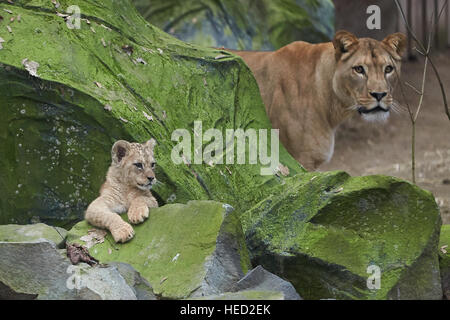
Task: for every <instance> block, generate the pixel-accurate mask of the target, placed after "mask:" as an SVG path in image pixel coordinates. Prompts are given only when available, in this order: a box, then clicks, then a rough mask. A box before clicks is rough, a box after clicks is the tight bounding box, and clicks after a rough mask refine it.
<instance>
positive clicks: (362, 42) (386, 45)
mask: <svg viewBox="0 0 450 320" xmlns="http://www.w3.org/2000/svg"><path fill="white" fill-rule="evenodd" d="M333 45H334V48H335V57H336V70H335V74H334V78H333V90H334V92H335V93H336V95H337V96H338V97H339V99H340V100H341V101H342V102H343V103H344V105H345V106H346V107H347V108H351V109H353V110H356V111H357V112H359V114H360V115H361V116H362V117H363V118H364V119H365V120H368V121H385V120H386V119H387V118H388V117H389V113H390V111H391V108H392V107H393V101H394V100H393V97H392V94H393V90H394V86H395V84H396V82H397V80H398V77H399V74H400V67H401V57H402V55H403V53H404V51H405V48H406V36H405V35H404V34H402V33H394V34H392V35H390V36H388V37H386V38H385V39H384V40H383V41H377V40H374V39H370V38H360V39H358V38H356V36H355V35H353V34H352V33H350V32H347V31H338V32H337V33H336V35H335V37H334V40H333Z"/></svg>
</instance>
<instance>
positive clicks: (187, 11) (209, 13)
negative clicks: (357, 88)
mask: <svg viewBox="0 0 450 320" xmlns="http://www.w3.org/2000/svg"><path fill="white" fill-rule="evenodd" d="M133 3H134V4H135V5H136V7H137V9H138V10H139V12H141V14H142V15H143V16H144V18H146V19H147V20H148V21H149V22H150V23H152V24H154V25H156V26H157V27H160V28H161V29H163V30H164V31H166V32H167V33H170V34H172V35H174V36H175V37H177V38H178V39H181V40H183V41H186V42H190V43H195V44H198V45H202V46H205V47H222V46H224V47H226V48H230V49H239V50H273V49H278V48H280V47H282V46H284V45H286V44H288V43H291V42H293V41H298V40H303V41H310V42H323V41H329V40H330V39H331V38H332V37H333V31H334V5H333V2H332V1H331V0H320V1H309V0H258V1H253V0H239V1H227V0H202V1H199V0H192V1H190V2H189V5H186V1H183V0H151V1H148V0H133Z"/></svg>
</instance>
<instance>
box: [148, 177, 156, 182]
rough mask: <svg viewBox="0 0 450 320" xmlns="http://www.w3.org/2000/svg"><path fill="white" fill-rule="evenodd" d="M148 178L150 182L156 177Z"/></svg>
mask: <svg viewBox="0 0 450 320" xmlns="http://www.w3.org/2000/svg"><path fill="white" fill-rule="evenodd" d="M147 179H148V180H149V181H150V182H152V181H153V180H154V179H155V177H147Z"/></svg>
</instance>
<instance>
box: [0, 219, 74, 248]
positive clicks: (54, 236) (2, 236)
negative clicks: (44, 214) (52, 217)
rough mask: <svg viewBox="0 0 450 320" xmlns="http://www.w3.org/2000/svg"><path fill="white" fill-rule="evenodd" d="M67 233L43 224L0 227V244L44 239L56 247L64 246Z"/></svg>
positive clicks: (61, 229)
mask: <svg viewBox="0 0 450 320" xmlns="http://www.w3.org/2000/svg"><path fill="white" fill-rule="evenodd" d="M66 235H67V231H66V230H64V229H63V228H59V227H51V226H48V225H46V224H43V223H36V224H30V225H17V224H8V225H0V242H31V241H36V240H39V239H45V240H48V241H51V242H53V243H54V244H56V245H57V246H58V247H61V246H64V245H65V239H66Z"/></svg>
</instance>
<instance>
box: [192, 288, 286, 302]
mask: <svg viewBox="0 0 450 320" xmlns="http://www.w3.org/2000/svg"><path fill="white" fill-rule="evenodd" d="M189 300H286V298H285V296H284V295H283V293H282V292H280V291H257V290H244V291H239V292H225V293H221V294H215V295H210V296H205V297H198V298H192V299H189Z"/></svg>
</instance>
